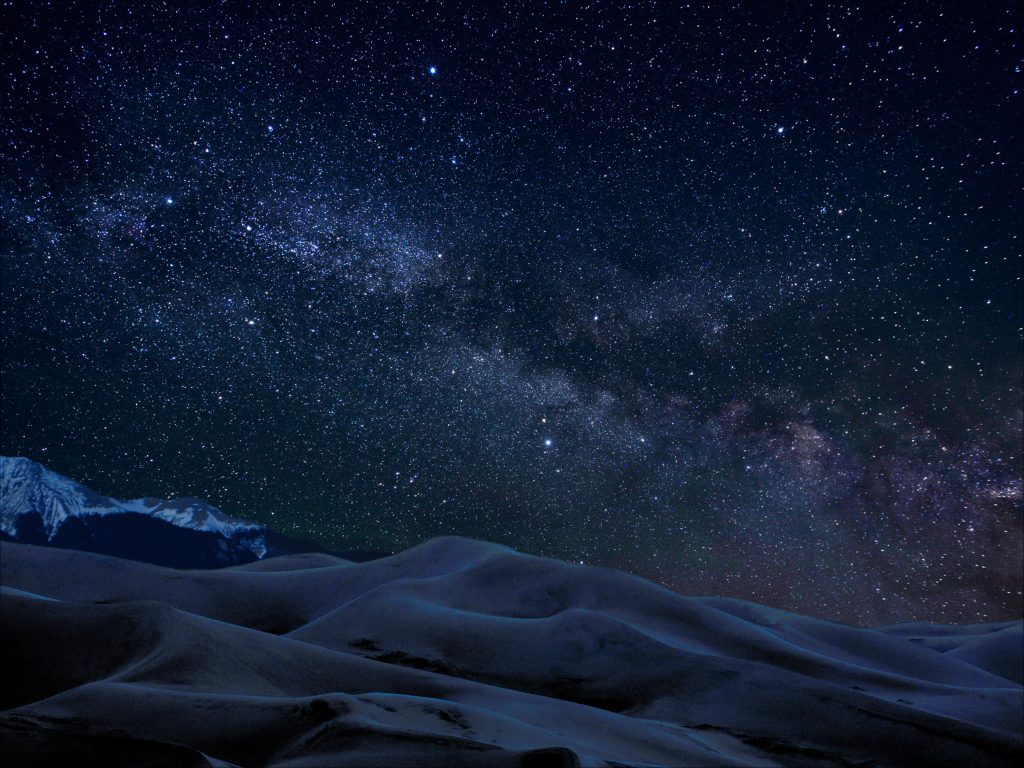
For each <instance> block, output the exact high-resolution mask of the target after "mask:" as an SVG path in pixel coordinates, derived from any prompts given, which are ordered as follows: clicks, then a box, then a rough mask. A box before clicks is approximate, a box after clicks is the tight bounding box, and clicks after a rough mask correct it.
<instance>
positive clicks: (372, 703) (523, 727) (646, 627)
mask: <svg viewBox="0 0 1024 768" xmlns="http://www.w3.org/2000/svg"><path fill="white" fill-rule="evenodd" d="M0 555H2V571H0V576H2V614H0V616H2V627H0V629H2V638H3V659H4V664H5V674H4V679H3V686H2V688H0V697H2V699H0V710H2V711H0V743H2V755H3V757H4V765H7V766H11V765H19V766H20V765H33V766H34V765H103V766H114V765H133V766H135V765H147V766H157V765H160V766H164V765H166V766H178V765H181V766H207V765H210V766H223V765H235V766H275V767H276V768H284V767H285V766H290V767H298V766H397V765H402V766H417V765H420V766H441V765H444V766H534V767H535V768H540V767H542V766H551V767H555V766H575V765H577V764H581V765H589V766H713V765H750V766H768V765H782V766H860V765H864V766H882V765H930V766H942V765H948V766H975V765H993V766H999V765H1007V766H1009V765H1013V764H1015V763H1016V760H1017V759H1018V758H1020V756H1021V751H1022V734H1021V730H1022V722H1021V721H1022V709H1021V707H1022V688H1021V682H1022V623H1021V622H1012V623H1006V624H993V625H984V626H973V627H966V626H965V627H946V626H933V625H923V624H915V625H901V626H897V627H886V628H879V629H858V628H853V627H847V626H842V625H838V624H833V623H829V622H825V621H819V620H814V619H809V618H805V617H801V616H798V615H794V614H789V613H784V612H781V611H776V610H773V609H770V608H765V607H762V606H758V605H754V604H750V603H744V602H740V601H735V600H724V599H713V598H694V597H683V596H680V595H677V594H674V593H672V592H669V591H667V590H664V589H662V588H660V587H658V586H656V585H654V584H651V583H649V582H647V581H644V580H642V579H638V578H634V577H631V576H628V575H625V574H623V573H618V572H614V571H608V570H602V569H596V568H587V567H582V566H575V565H570V564H567V563H563V562H559V561H554V560H548V559H543V558H536V557H530V556H526V555H522V554H518V553H516V552H513V551H512V550H509V549H506V548H504V547H500V546H496V545H493V544H486V543H481V542H477V541H471V540H467V539H457V538H445V539H435V540H433V541H429V542H427V543H425V544H423V545H421V546H419V547H416V548H414V549H410V550H407V551H405V552H401V553H399V554H397V555H394V556H392V557H387V558H384V559H380V560H374V561H372V562H366V563H350V562H347V561H344V560H341V559H338V558H335V557H332V556H329V555H324V554H312V555H294V556H287V557H279V558H272V559H268V560H263V561H258V562H254V563H251V564H249V565H242V566H237V567H232V568H225V569H221V570H212V571H211V570H193V571H189V570H175V569H170V568H163V567H159V566H155V565H150V564H144V563H138V562H132V561H129V560H122V559H118V558H113V557H108V556H104V555H99V554H95V553H86V552H76V551H70V550H62V549H57V548H50V547H35V546H28V545H24V544H12V543H4V544H2V545H0Z"/></svg>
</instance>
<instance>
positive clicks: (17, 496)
mask: <svg viewBox="0 0 1024 768" xmlns="http://www.w3.org/2000/svg"><path fill="white" fill-rule="evenodd" d="M129 512H134V513H137V514H142V515H147V516H149V517H154V518H157V519H159V520H163V521H165V522H168V523H170V524H171V525H174V526H177V527H179V528H188V529H191V530H195V531H209V532H212V533H219V534H222V535H224V536H234V535H237V534H240V533H257V532H260V531H262V530H264V528H263V526H260V525H256V524H255V523H249V522H246V521H245V520H238V519H237V518H233V517H231V516H230V515H226V514H224V513H223V512H221V511H220V510H219V509H217V508H216V507H214V506H212V505H210V504H207V503H206V502H205V501H202V500H200V499H191V498H183V499H172V500H169V501H168V500H164V499H155V498H143V499H133V500H130V501H122V500H119V499H113V498H110V497H109V496H101V495H100V494H98V493H96V492H95V491H93V490H91V489H90V488H87V487H86V486H84V485H82V484H81V483H77V482H75V481H74V480H71V479H69V478H67V477H64V476H63V475H59V474H57V473H56V472H53V471H51V470H49V469H47V468H46V467H44V466H43V465H42V464H39V463H37V462H34V461H32V460H30V459H25V458H22V457H16V456H15V457H12V456H0V530H2V531H3V532H4V533H7V534H8V535H10V536H14V535H15V534H16V533H17V525H18V519H19V518H21V517H23V516H25V515H29V514H33V513H35V514H37V515H39V516H40V518H41V519H42V523H43V529H44V530H45V531H46V535H47V537H48V538H49V539H52V538H53V537H54V536H55V535H56V533H57V531H58V530H59V529H60V527H61V526H62V525H63V524H64V523H66V522H67V521H68V520H70V519H72V518H80V517H89V516H96V515H112V514H124V513H129Z"/></svg>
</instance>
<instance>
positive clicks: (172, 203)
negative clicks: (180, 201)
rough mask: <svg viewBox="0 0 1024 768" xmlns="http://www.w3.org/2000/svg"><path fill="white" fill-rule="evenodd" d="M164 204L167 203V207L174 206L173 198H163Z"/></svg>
mask: <svg viewBox="0 0 1024 768" xmlns="http://www.w3.org/2000/svg"><path fill="white" fill-rule="evenodd" d="M164 202H165V203H167V204H168V205H174V198H173V197H165V198H164Z"/></svg>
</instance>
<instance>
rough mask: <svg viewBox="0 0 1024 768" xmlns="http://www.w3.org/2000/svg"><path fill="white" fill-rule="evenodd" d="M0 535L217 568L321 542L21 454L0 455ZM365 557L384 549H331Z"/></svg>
mask: <svg viewBox="0 0 1024 768" xmlns="http://www.w3.org/2000/svg"><path fill="white" fill-rule="evenodd" d="M0 539H2V540H5V541H13V542H17V543H21V544H35V545H38V546H51V547H61V548H63V549H77V550H82V551H85V552H97V553H99V554H104V555H112V556H114V557H122V558H126V559H129V560H138V561H141V562H145V563H152V564H154V565H163V566H168V567H172V568H221V567H225V566H229V565H242V564H245V563H251V562H253V561H255V560H263V559H265V558H268V557H275V556H280V555H287V554H299V553H304V552H326V551H327V550H325V549H324V548H323V547H321V546H319V545H317V544H314V543H312V542H308V541H302V540H300V539H295V538H292V537H290V536H286V535H284V534H282V533H279V532H277V531H274V530H273V529H271V528H268V527H267V526H265V525H260V524H257V523H253V522H249V521H247V520H239V519H238V518H235V517H231V516H230V515H227V514H225V513H224V512H221V511H220V510H219V509H217V508H216V507H214V506H213V505H212V504H209V503H207V502H205V501H203V500H201V499H194V498H182V499H171V500H165V499H157V498H151V497H146V498H141V499H132V500H128V501H124V500H121V499H114V498H111V497H109V496H103V495H101V494H99V493H96V492H95V491H93V490H92V489H91V488H87V487H86V486H84V485H82V484H81V483H78V482H75V481H74V480H71V479H69V478H67V477H64V476H63V475H60V474H58V473H56V472H53V471H51V470H49V469H47V468H46V467H44V466H43V465H42V464H39V463H37V462H35V461H32V460H30V459H25V458H20V457H8V456H3V457H0ZM334 554H336V555H338V556H339V557H342V558H345V559H347V560H355V561H364V560H370V559H373V558H375V557H380V556H382V555H383V554H385V553H374V552H368V551H361V550H353V551H348V552H337V553H334Z"/></svg>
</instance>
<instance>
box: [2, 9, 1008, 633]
mask: <svg viewBox="0 0 1024 768" xmlns="http://www.w3.org/2000/svg"><path fill="white" fill-rule="evenodd" d="M172 5H173V9H172V7H171V6H172ZM390 5H391V7H390V8H384V7H383V4H381V3H377V2H371V3H349V2H345V3H339V4H337V5H336V6H335V7H331V6H329V5H326V4H325V5H318V6H314V5H311V4H303V3H297V4H285V6H286V7H285V8H284V9H282V8H280V7H278V5H277V4H262V3H235V4H232V3H216V4H215V3H210V4H191V5H188V4H159V5H153V6H148V5H146V4H143V3H132V4H104V3H95V4H88V5H85V6H77V7H73V6H74V4H71V3H64V2H61V3H56V4H53V5H52V6H51V7H47V6H46V5H45V4H42V3H31V4H29V3H18V2H15V3H13V4H11V5H10V6H9V7H8V8H6V9H5V10H4V14H5V17H6V18H5V19H4V20H3V22H2V23H0V28H2V29H4V30H5V31H4V32H2V33H0V35H2V38H3V45H2V46H0V48H2V53H0V56H2V57H3V64H4V69H3V75H4V88H3V89H2V98H3V105H2V107H3V114H4V119H3V122H2V124H0V136H2V141H3V145H2V146H3V152H2V163H3V174H2V178H0V185H2V190H0V191H2V197H0V225H2V229H0V243H2V252H0V256H2V272H0V278H2V281H0V290H2V294H0V296H2V311H3V315H2V320H3V325H2V343H3V347H2V352H3V355H2V368H0V371H2V406H3V422H2V426H3V430H2V440H0V449H2V451H3V453H5V454H19V455H25V456H29V457H31V458H33V459H36V460H39V461H42V462H44V463H46V464H48V465H49V466H50V467H51V468H53V469H55V470H58V471H60V472H63V473H65V474H68V475H70V476H72V477H74V478H76V479H78V480H81V481H83V482H86V483H88V484H90V485H92V486H93V487H94V488H95V489H96V490H98V491H100V492H103V493H107V494H111V495H118V496H141V495H163V496H170V495H176V494H177V495H195V496H203V497H205V498H208V499H209V500H210V501H212V502H213V503H215V504H217V505H219V506H221V507H222V508H223V509H224V510H225V511H227V512H229V513H232V514H236V515H240V516H245V517H249V518H251V519H254V520H258V521H262V522H268V523H271V524H273V525H275V526H277V527H278V528H280V529H281V530H283V531H285V532H287V533H290V534H296V535H302V536H306V537H310V538H315V539H317V540H320V541H322V542H325V543H328V544H333V545H336V546H366V547H373V548H399V547H404V546H407V545H409V544H412V543H415V542H417V541H420V540H423V539H425V538H429V537H431V536H435V535H438V534H447V533H458V534H463V535H468V536H473V537H478V538H484V539H490V540H496V541H500V542H504V543H507V544H511V545H513V546H515V547H517V548H520V549H523V550H525V551H530V552H536V553H540V554H546V555H552V556H556V557H562V558H566V559H570V560H574V561H580V560H582V561H585V562H588V563H594V564H601V565H609V566H614V567H619V568H626V569H628V570H632V571H634V572H636V573H639V574H642V575H644V576H647V577H649V578H652V579H655V580H658V581H660V582H662V583H664V584H666V585H668V586H671V587H673V588H675V589H678V590H680V591H682V592H685V593H702V594H708V593H711V594H726V595H735V596H738V597H743V598H748V599H754V600H758V601H762V602H766V603H769V604H773V605H778V606H782V607H786V608H790V609H794V610H799V611H803V612H808V613H812V614H816V615H821V616H825V617H829V618H836V619H841V620H845V621H852V622H867V623H871V622H882V621H896V620H904V619H910V618H926V619H935V620H950V621H968V620H970V621H974V620H985V619H1003V618H1014V617H1019V616H1020V614H1021V604H1022V591H1021V576H1020V573H1021V565H1022V522H1021V503H1022V488H1021V439H1022V405H1021V398H1022V391H1021V383H1022V357H1021V351H1022V348H1021V340H1022V337H1021V315H1022V311H1021V310H1022V306H1021V288H1022V286H1021V278H1020V274H1021V231H1022V220H1024V219H1022V210H1021V196H1020V188H1021V135H1020V133H1021V132H1020V127H1021V124H1022V117H1024V115H1022V111H1021V92H1020V90H1021V86H1022V75H1021V59H1022V57H1021V47H1020V40H1021V30H1020V25H1021V23H1022V18H1021V14H1020V12H1019V7H1017V6H1016V5H1015V4H1013V3H1002V4H1000V3H994V4H981V5H971V6H968V5H967V4H965V3H959V2H958V3H947V4H940V3H929V4H923V3H911V4H884V5H882V4H879V5H864V6H851V5H847V6H837V5H826V4H820V3H810V4H803V5H787V6H786V8H785V10H782V9H781V8H777V7H768V5H766V4H735V5H730V6H726V5H724V4H713V5H714V6H715V7H713V8H706V7H699V6H696V5H691V6H690V7H684V6H683V5H682V4H680V3H629V4H619V3H593V4H590V5H589V6H587V7H583V6H582V5H576V4H569V3H565V4H562V3H559V4H542V3H529V4H526V3H520V4H506V5H503V6H501V7H498V6H496V5H495V6H492V5H491V4H467V5H464V6H460V5H458V4H451V3H444V4H440V3H417V4H407V5H398V4H390Z"/></svg>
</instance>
